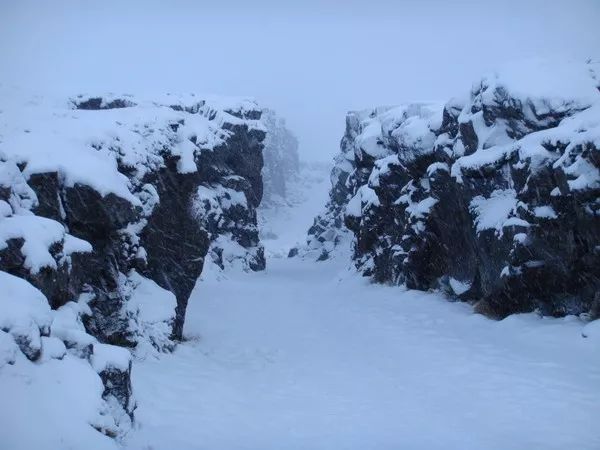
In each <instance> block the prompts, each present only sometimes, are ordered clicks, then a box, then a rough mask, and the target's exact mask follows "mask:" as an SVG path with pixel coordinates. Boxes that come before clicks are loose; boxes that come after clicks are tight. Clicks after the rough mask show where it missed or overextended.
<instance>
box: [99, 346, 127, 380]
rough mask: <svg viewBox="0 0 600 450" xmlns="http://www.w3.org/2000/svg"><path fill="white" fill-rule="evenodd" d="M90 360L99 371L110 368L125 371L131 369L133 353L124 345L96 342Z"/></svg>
mask: <svg viewBox="0 0 600 450" xmlns="http://www.w3.org/2000/svg"><path fill="white" fill-rule="evenodd" d="M90 362H91V364H92V367H93V368H94V370H95V371H96V372H98V373H100V372H103V371H105V370H110V369H117V370H120V371H122V372H125V371H127V370H128V369H129V364H130V363H131V353H129V350H127V349H126V348H123V347H117V346H116V345H108V344H101V343H99V342H96V343H94V351H93V353H92V356H91V361H90Z"/></svg>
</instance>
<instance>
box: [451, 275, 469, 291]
mask: <svg viewBox="0 0 600 450" xmlns="http://www.w3.org/2000/svg"><path fill="white" fill-rule="evenodd" d="M448 281H449V283H450V287H451V288H452V291H454V293H455V294H456V295H461V294H464V293H465V292H467V291H468V290H469V289H470V288H471V285H470V284H469V283H466V282H464V281H460V280H457V279H456V278H452V277H450V279H449V280H448Z"/></svg>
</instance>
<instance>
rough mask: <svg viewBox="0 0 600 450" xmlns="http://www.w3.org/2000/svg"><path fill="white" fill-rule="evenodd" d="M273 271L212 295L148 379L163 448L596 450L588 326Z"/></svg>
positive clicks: (140, 437)
mask: <svg viewBox="0 0 600 450" xmlns="http://www.w3.org/2000/svg"><path fill="white" fill-rule="evenodd" d="M339 273H340V266H339V265H337V264H336V263H321V264H315V263H311V262H302V261H299V260H295V259H292V260H286V259H275V260H272V261H271V264H270V266H269V268H268V270H267V271H266V272H264V273H255V274H238V275H235V276H232V277H231V278H230V279H229V280H227V282H218V281H207V282H201V283H199V284H198V287H197V290H196V293H195V296H194V297H193V299H192V301H191V303H190V310H189V316H188V320H187V324H188V325H187V329H186V332H187V334H188V336H190V337H191V341H190V342H187V343H185V344H183V345H181V346H180V347H179V348H178V349H177V351H176V352H175V353H174V354H172V355H166V356H163V357H162V358H161V359H160V360H147V361H145V362H143V363H139V364H138V365H137V366H136V367H135V375H134V386H135V387H136V392H137V394H136V395H137V398H138V401H139V409H138V411H137V417H138V420H139V423H140V427H139V429H138V430H137V431H136V432H134V433H133V435H132V436H131V438H130V441H129V445H130V447H131V448H148V449H149V448H152V449H156V450H158V449H164V450H168V449H173V448H177V449H211V450H218V449H271V448H272V449H360V450H365V449H401V448H402V449H404V448H405V449H453V448H457V449H458V448H460V449H461V450H466V449H486V450H492V449H499V450H509V449H523V450H532V449H579V450H585V449H590V450H592V449H597V448H600V429H599V428H598V426H597V418H598V417H600V353H599V351H600V349H598V348H597V346H595V345H594V343H593V342H590V341H588V340H586V339H583V338H581V335H580V332H581V323H579V322H578V321H577V320H576V319H568V318H567V319H539V318H537V317H535V316H533V315H523V316H514V317H511V318H509V319H507V320H504V321H502V322H493V321H490V320H487V319H484V318H483V317H481V316H478V315H474V314H472V312H471V310H470V308H469V307H468V306H466V305H462V304H456V303H454V304H453V303H449V302H446V301H445V300H443V299H441V298H440V297H438V296H437V295H435V294H428V293H422V292H412V291H408V292H406V291H404V292H402V291H401V290H399V288H394V287H384V286H376V285H368V284H366V282H365V281H364V280H361V279H359V278H356V277H354V276H352V275H346V276H342V279H340V277H339V276H338V275H339Z"/></svg>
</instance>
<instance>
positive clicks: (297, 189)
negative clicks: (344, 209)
mask: <svg viewBox="0 0 600 450" xmlns="http://www.w3.org/2000/svg"><path fill="white" fill-rule="evenodd" d="M329 172H330V167H329V165H328V164H320V163H302V164H301V165H300V173H299V176H298V178H297V179H294V180H289V181H290V182H289V183H288V185H287V186H286V187H287V199H285V200H283V199H282V201H281V202H280V203H279V204H274V202H272V203H273V204H271V205H269V206H263V205H261V207H260V208H259V209H258V225H259V230H260V238H261V242H262V244H263V245H264V247H265V255H266V256H267V258H277V257H279V258H281V257H287V255H288V253H289V251H290V249H292V248H294V247H298V246H301V245H303V244H304V243H305V241H306V232H307V230H308V229H309V228H310V227H311V225H312V224H313V220H314V218H315V217H316V216H317V214H318V213H320V212H321V209H322V208H323V205H324V204H325V202H326V201H327V190H328V189H329V187H330V184H329V183H330V181H329ZM267 263H268V262H267Z"/></svg>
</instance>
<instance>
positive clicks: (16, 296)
mask: <svg viewBox="0 0 600 450" xmlns="http://www.w3.org/2000/svg"><path fill="white" fill-rule="evenodd" d="M0 286H2V290H3V294H2V295H1V296H0V369H2V370H0V392H1V393H2V398H3V399H4V400H5V402H6V407H5V408H2V410H3V411H10V410H11V408H9V407H8V405H9V404H11V405H13V407H14V406H15V404H16V406H17V409H18V408H22V407H23V408H24V405H19V402H23V401H25V394H24V392H25V391H29V390H31V391H36V392H37V391H38V390H39V389H45V388H43V386H46V384H47V383H50V384H48V385H47V386H46V387H47V388H48V389H52V392H47V393H45V394H44V395H40V396H39V397H32V398H31V399H29V400H28V402H27V408H29V409H30V410H36V411H37V410H41V411H45V410H47V409H48V408H56V407H57V405H53V404H52V402H55V401H56V399H55V398H54V394H55V391H58V392H59V394H60V395H65V392H64V389H63V388H62V386H61V385H64V386H65V387H66V389H69V390H70V391H71V392H72V394H71V395H76V396H78V397H82V398H88V399H89V405H85V408H88V407H90V406H91V411H90V413H91V415H90V416H89V417H87V418H85V417H81V418H78V419H77V420H78V421H81V422H82V423H73V424H72V425H73V426H74V427H76V428H85V427H93V428H96V429H97V430H99V431H101V432H102V433H104V434H106V435H108V436H111V437H116V436H122V435H124V434H125V433H126V432H127V431H128V430H129V429H130V427H131V419H132V417H133V410H134V409H135V401H134V400H133V397H132V389H131V384H130V377H131V353H130V351H129V350H127V349H125V348H122V347H117V346H114V345H108V344H101V343H99V342H98V340H97V339H96V338H94V337H93V336H91V335H90V334H88V333H87V332H86V331H85V327H84V325H83V318H84V316H86V315H89V314H91V310H90V309H89V308H88V306H87V305H86V304H85V301H84V300H85V297H83V298H82V300H83V301H80V302H77V303H76V302H68V303H66V304H65V305H63V306H61V307H60V308H58V309H57V310H51V309H50V306H49V303H48V300H47V299H46V297H45V296H44V294H42V292H41V291H40V290H38V289H36V288H35V287H34V286H32V285H31V284H30V283H29V282H28V281H26V280H24V279H22V278H19V277H16V276H14V275H11V274H8V273H6V272H2V271H0ZM76 361H80V362H76ZM32 362H35V364H32ZM58 374H60V378H59V380H60V382H59V383H60V384H59V385H58V387H57V386H56V385H54V386H53V383H54V384H56V381H52V380H53V378H54V377H55V375H58ZM90 385H93V386H95V387H94V388H92V389H90ZM100 386H104V387H103V389H97V388H96V387H100ZM5 388H6V389H7V390H6V391H4V389H5ZM71 406H72V405H69V408H70V407H71ZM80 406H81V405H80ZM94 408H95V411H94ZM67 414H68V413H67ZM47 419H48V418H46V420H47ZM12 421H13V417H12V416H11V417H8V418H6V420H5V418H3V420H2V423H3V424H5V425H6V424H7V423H11V422H12ZM25 422H26V421H25ZM18 425H19V427H20V426H21V424H20V422H19V424H18ZM19 427H17V429H12V428H11V429H10V430H9V429H7V430H6V433H4V434H3V441H2V442H3V444H5V445H9V444H7V442H6V440H5V439H8V440H9V442H12V439H13V438H14V439H19V440H21V441H22V440H23V436H19V433H20V432H21V433H22V430H20V428H19ZM51 433H52V431H51V430H50V434H51ZM5 435H6V436H5ZM48 437H52V436H46V438H48ZM92 439H94V438H92ZM71 443H72V442H71ZM71 443H69V445H71ZM9 446H10V445H9Z"/></svg>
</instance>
